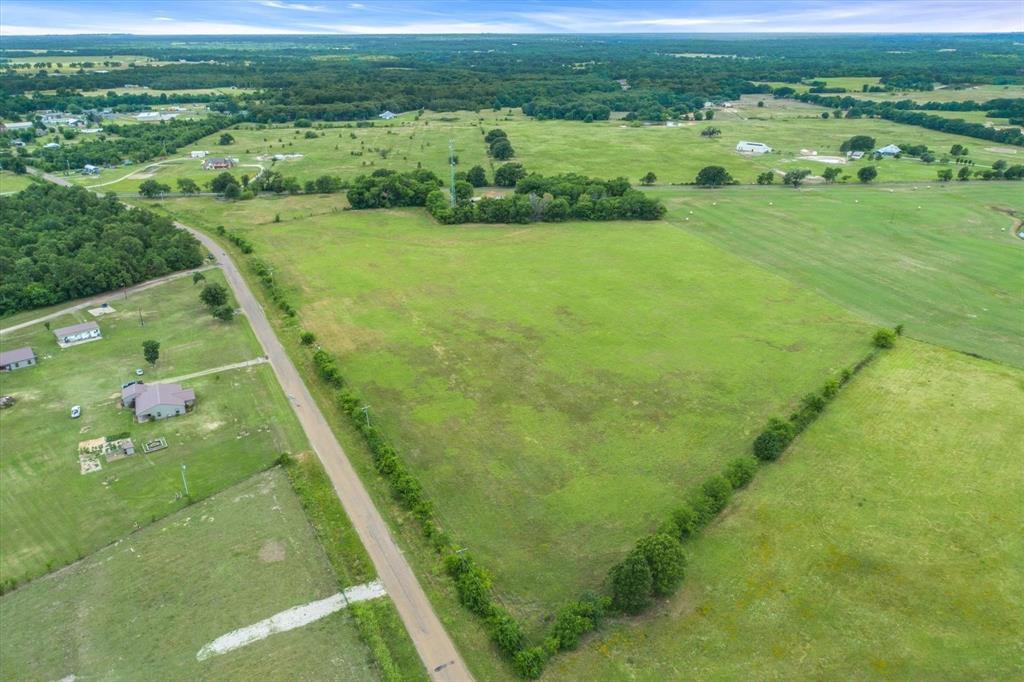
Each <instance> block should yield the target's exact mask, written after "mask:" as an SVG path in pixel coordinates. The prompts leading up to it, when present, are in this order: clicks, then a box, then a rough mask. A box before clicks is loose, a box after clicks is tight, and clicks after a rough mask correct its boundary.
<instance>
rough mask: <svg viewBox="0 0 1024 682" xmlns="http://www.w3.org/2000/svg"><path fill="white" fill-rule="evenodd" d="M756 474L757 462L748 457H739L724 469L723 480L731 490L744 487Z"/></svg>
mask: <svg viewBox="0 0 1024 682" xmlns="http://www.w3.org/2000/svg"><path fill="white" fill-rule="evenodd" d="M756 473H757V460H756V459H751V458H750V457H740V458H739V459H734V460H733V461H731V462H729V465H728V466H726V467H725V480H727V481H729V485H730V486H732V489H733V490H739V489H740V488H743V487H745V486H746V485H747V484H748V483H750V481H751V480H752V479H753V478H754V474H756Z"/></svg>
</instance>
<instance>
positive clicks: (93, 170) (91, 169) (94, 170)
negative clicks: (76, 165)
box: [82, 163, 100, 175]
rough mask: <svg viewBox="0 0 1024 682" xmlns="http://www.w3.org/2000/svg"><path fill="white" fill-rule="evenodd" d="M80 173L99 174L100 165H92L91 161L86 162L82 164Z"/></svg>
mask: <svg viewBox="0 0 1024 682" xmlns="http://www.w3.org/2000/svg"><path fill="white" fill-rule="evenodd" d="M82 173H84V174H85V175H99V174H100V167H99V166H94V165H92V164H91V163H87V164H85V165H84V166H82Z"/></svg>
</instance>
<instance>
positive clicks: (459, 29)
mask: <svg viewBox="0 0 1024 682" xmlns="http://www.w3.org/2000/svg"><path fill="white" fill-rule="evenodd" d="M324 28H325V29H327V30H330V31H336V32H338V33H368V34H378V35H395V34H406V33H414V34H415V33H423V34H427V33H429V34H438V33H536V32H537V31H538V27H536V26H533V25H531V24H522V23H509V22H483V21H452V22H447V21H435V22H410V23H406V24H391V25H373V24H335V25H332V26H325V27H324Z"/></svg>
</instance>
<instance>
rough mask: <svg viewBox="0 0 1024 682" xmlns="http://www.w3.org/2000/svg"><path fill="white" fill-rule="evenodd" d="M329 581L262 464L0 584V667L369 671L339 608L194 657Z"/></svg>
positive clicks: (24, 672)
mask: <svg viewBox="0 0 1024 682" xmlns="http://www.w3.org/2000/svg"><path fill="white" fill-rule="evenodd" d="M52 499H53V498H52V497H51V500H52ZM337 591H338V583H337V582H336V579H335V576H334V574H333V573H332V571H331V567H330V565H329V564H328V563H327V560H326V557H325V556H324V553H323V550H322V549H321V547H320V544H319V542H318V540H317V538H316V536H315V535H314V534H313V531H312V529H311V528H310V526H309V524H308V522H307V521H306V518H305V515H304V513H303V511H302V508H301V506H300V503H299V500H298V498H297V497H296V495H295V494H294V493H293V492H292V490H291V486H290V485H289V483H288V479H287V477H286V476H285V475H284V474H283V473H282V472H281V470H280V469H273V470H271V471H269V472H266V473H261V474H257V475H256V476H253V477H252V478H249V479H247V480H245V481H244V482H242V483H240V484H238V485H236V486H234V487H231V488H228V489H226V490H225V491H223V492H221V493H219V494H217V495H215V496H213V497H211V498H209V499H206V500H203V501H202V502H199V503H198V504H196V505H195V506H192V507H189V508H187V509H183V510H181V511H178V512H176V513H174V514H172V515H170V516H169V517H167V518H165V519H163V520H162V521H159V522H157V523H156V524H153V525H152V526H149V527H147V528H145V529H144V530H142V531H141V532H139V533H136V534H134V535H132V536H130V537H128V538H125V539H123V540H121V541H120V542H117V543H115V544H113V545H111V546H109V547H105V548H104V549H102V550H100V551H99V552H97V553H96V554H94V555H91V556H89V557H88V558H86V559H85V560H84V561H82V562H79V563H76V564H75V565H73V566H72V567H70V568H69V569H67V570H65V571H61V572H58V573H54V574H51V575H48V576H46V577H44V578H41V579H39V580H37V581H35V582H33V583H32V584H30V585H28V586H26V587H24V588H22V589H20V590H18V591H16V592H14V593H12V594H8V595H5V596H4V597H3V598H2V599H0V624H2V627H3V630H4V633H5V634H4V636H3V637H0V656H2V658H3V661H4V664H3V669H4V676H5V677H6V678H8V679H52V680H57V679H69V678H71V677H72V676H74V677H75V678H82V679H90V678H91V679H95V678H104V679H128V678H132V679H253V678H260V679H285V678H288V679H332V680H353V681H355V680H373V679H379V678H380V671H379V670H378V669H377V668H376V667H375V665H374V664H373V662H372V660H371V658H370V655H369V651H368V650H367V648H366V645H365V644H364V643H363V642H362V641H361V640H360V638H359V635H358V631H357V627H356V624H355V623H354V622H353V620H352V617H351V615H350V614H349V613H348V612H346V611H340V612H338V613H334V614H332V615H330V616H328V617H326V618H324V619H323V620H320V621H317V622H315V623H313V624H311V625H307V626H305V627H302V628H299V629H296V630H292V631H290V632H285V633H280V634H275V635H271V636H270V637H268V638H267V639H265V640H263V641H260V642H256V643H254V644H251V645H249V646H246V647H242V648H241V649H238V650H235V651H232V652H229V653H225V654H221V655H219V656H214V657H212V658H209V659H206V660H203V661H199V660H197V658H196V654H197V653H198V652H199V650H200V649H201V648H202V647H203V646H204V645H206V644H208V643H210V642H212V641H213V640H214V639H216V638H217V637H220V636H221V635H224V634H226V633H228V632H231V631H233V630H236V629H238V628H240V627H245V626H247V625H251V624H253V623H255V622H257V621H260V620H262V619H264V618H268V617H270V616H271V615H273V614H275V613H278V612H280V611H283V610H285V609H289V608H292V607H295V606H299V605H301V604H305V603H308V602H310V601H313V600H317V599H323V598H325V597H328V596H330V595H332V594H334V593H336V592H337ZM384 613H386V611H385V612H384Z"/></svg>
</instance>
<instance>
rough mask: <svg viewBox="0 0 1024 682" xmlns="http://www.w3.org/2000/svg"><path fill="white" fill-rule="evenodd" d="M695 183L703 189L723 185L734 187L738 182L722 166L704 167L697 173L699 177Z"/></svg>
mask: <svg viewBox="0 0 1024 682" xmlns="http://www.w3.org/2000/svg"><path fill="white" fill-rule="evenodd" d="M693 182H694V184H695V185H700V186H701V187H719V186H721V185H732V184H734V183H735V182H736V181H735V180H733V179H732V176H731V175H730V174H729V171H727V170H725V168H723V167H722V166H704V168H701V169H700V171H699V172H698V173H697V177H696V179H695V180H694V181H693Z"/></svg>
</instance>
